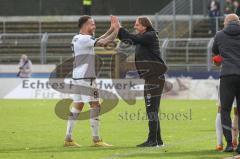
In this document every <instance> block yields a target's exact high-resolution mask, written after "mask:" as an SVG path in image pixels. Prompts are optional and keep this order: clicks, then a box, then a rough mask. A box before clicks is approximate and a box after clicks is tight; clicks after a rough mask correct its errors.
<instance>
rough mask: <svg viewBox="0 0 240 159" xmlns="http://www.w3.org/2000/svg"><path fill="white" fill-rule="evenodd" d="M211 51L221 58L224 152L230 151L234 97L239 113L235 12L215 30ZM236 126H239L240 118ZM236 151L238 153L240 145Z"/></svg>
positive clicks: (239, 42)
mask: <svg viewBox="0 0 240 159" xmlns="http://www.w3.org/2000/svg"><path fill="white" fill-rule="evenodd" d="M212 51H213V53H214V55H221V56H222V58H223V61H222V67H221V76H220V78H221V79H220V101H221V120H222V125H223V133H224V136H225V138H226V141H227V147H226V148H225V152H232V151H233V147H232V134H231V117H230V113H231V109H232V104H233V100H234V98H235V97H236V99H237V110H238V118H239V115H240V21H239V18H238V16H237V15H236V14H229V15H227V16H226V18H225V21H224V29H223V30H222V31H219V32H217V34H216V36H215V39H214V43H213V49H212ZM239 119H240V118H239ZM238 127H239V128H240V120H239V122H238ZM237 152H238V153H240V145H238V148H237Z"/></svg>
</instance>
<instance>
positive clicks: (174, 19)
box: [154, 0, 224, 39]
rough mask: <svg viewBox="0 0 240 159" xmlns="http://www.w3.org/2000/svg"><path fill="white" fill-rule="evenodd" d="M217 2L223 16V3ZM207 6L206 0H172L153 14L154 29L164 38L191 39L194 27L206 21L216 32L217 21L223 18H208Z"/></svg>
mask: <svg viewBox="0 0 240 159" xmlns="http://www.w3.org/2000/svg"><path fill="white" fill-rule="evenodd" d="M219 2H220V4H221V5H220V6H221V15H223V6H224V1H222V0H219ZM208 5H209V1H208V0H172V2H170V3H169V4H168V5H167V6H166V7H164V8H163V9H162V10H160V11H159V12H157V13H155V23H154V24H155V29H156V30H158V31H159V32H160V35H161V36H163V37H165V38H173V39H175V38H192V37H193V32H194V29H195V26H197V25H198V23H200V22H202V21H204V20H205V21H206V20H207V21H208V22H209V29H210V30H216V31H218V30H219V27H220V25H219V20H222V19H223V18H224V17H222V16H220V17H208V8H207V7H208ZM213 25H214V26H213ZM213 27H214V28H215V29H213ZM179 30H181V32H179ZM204 37H205V36H204Z"/></svg>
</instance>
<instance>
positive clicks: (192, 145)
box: [0, 100, 233, 159]
mask: <svg viewBox="0 0 240 159" xmlns="http://www.w3.org/2000/svg"><path fill="white" fill-rule="evenodd" d="M57 102H58V101H57V100H0V159H33V158H34V159H53V158H56V159H67V158H71V159H119V158H123V159H152V158H156V159H157V158H161V159H201V158H202V159H220V158H224V157H227V156H231V155H233V154H232V153H230V154H229V153H223V152H216V151H215V144H216V136H215V116H216V105H215V101H203V100H201V101H198V100H196V101H193V100H163V101H162V104H161V113H162V114H161V115H162V116H161V118H162V120H161V127H162V136H163V140H164V142H165V144H166V146H165V147H163V148H136V147H135V145H136V144H139V143H141V142H143V141H144V140H145V139H146V137H147V129H148V127H147V121H146V118H145V114H144V113H145V109H144V101H143V100H138V101H137V103H136V104H135V105H133V106H129V105H128V104H126V103H125V102H123V101H120V102H119V104H118V106H117V107H116V108H115V109H113V110H112V111H111V112H109V113H107V114H104V115H102V116H101V136H102V138H103V140H104V141H106V142H108V143H111V144H113V145H114V147H112V148H95V147H91V131H90V127H89V121H88V120H85V121H78V122H77V124H76V127H75V130H74V139H75V140H76V141H77V142H78V143H80V144H81V145H82V146H83V147H81V148H64V147H63V140H64V135H65V130H66V121H64V120H62V119H59V118H58V117H57V116H56V115H55V113H54V107H55V104H56V103H57ZM87 108H88V106H86V108H85V109H87ZM167 115H168V116H167ZM173 116H174V117H173Z"/></svg>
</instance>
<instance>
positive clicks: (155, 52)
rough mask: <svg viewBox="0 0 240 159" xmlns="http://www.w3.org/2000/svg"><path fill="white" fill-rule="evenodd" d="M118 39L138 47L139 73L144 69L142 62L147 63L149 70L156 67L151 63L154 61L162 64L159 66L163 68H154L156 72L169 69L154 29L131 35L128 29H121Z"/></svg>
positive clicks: (136, 52)
mask: <svg viewBox="0 0 240 159" xmlns="http://www.w3.org/2000/svg"><path fill="white" fill-rule="evenodd" d="M118 38H119V39H120V40H121V41H123V42H124V41H125V42H127V43H129V44H133V45H136V49H135V64H136V68H137V69H138V71H140V69H141V68H142V66H141V65H142V64H141V63H140V62H146V65H148V66H147V67H148V68H150V67H155V66H156V65H153V64H151V63H150V61H152V62H158V63H161V64H162V65H161V66H160V65H158V66H160V67H161V68H160V67H159V68H153V69H154V72H156V71H158V72H163V73H164V72H166V69H167V68H166V65H165V62H164V61H163V60H162V58H161V53H160V47H159V40H158V36H157V32H156V31H155V30H154V29H149V30H147V31H146V32H144V33H143V34H130V33H129V32H128V31H127V30H126V29H124V28H120V30H119V32H118ZM147 62H149V63H147ZM139 73H141V72H139ZM156 73H157V72H156Z"/></svg>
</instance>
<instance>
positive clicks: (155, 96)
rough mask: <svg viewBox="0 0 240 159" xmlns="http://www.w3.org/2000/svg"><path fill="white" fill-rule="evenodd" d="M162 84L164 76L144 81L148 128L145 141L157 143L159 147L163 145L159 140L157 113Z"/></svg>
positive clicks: (160, 139)
mask: <svg viewBox="0 0 240 159" xmlns="http://www.w3.org/2000/svg"><path fill="white" fill-rule="evenodd" d="M159 78H160V79H159ZM164 83H165V77H164V76H161V77H151V78H148V79H145V86H144V98H145V105H146V112H147V116H148V127H149V133H148V139H147V140H148V141H152V142H157V143H158V144H160V145H161V144H162V143H163V141H162V138H161V128H160V121H159V116H158V115H159V114H158V113H159V109H160V101H161V94H162V92H163V87H164Z"/></svg>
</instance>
